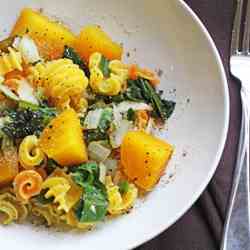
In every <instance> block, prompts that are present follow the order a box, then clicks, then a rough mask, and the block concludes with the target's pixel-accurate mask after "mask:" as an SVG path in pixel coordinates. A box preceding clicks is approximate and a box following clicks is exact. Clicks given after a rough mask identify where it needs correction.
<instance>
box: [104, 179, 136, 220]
mask: <svg viewBox="0 0 250 250" xmlns="http://www.w3.org/2000/svg"><path fill="white" fill-rule="evenodd" d="M106 188H107V193H108V200H109V207H108V211H109V213H110V214H111V215H119V214H122V213H124V212H126V211H128V210H129V209H130V208H131V207H132V206H133V205H134V202H135V200H136V198H137V196H138V190H137V188H136V187H135V185H134V184H129V189H128V191H127V192H126V193H125V194H123V195H121V193H120V192H119V187H118V186H117V185H114V183H113V182H112V179H111V177H110V176H108V177H107V178H106Z"/></svg>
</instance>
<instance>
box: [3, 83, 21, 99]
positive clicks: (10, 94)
mask: <svg viewBox="0 0 250 250" xmlns="http://www.w3.org/2000/svg"><path fill="white" fill-rule="evenodd" d="M0 91H1V92H2V93H3V94H4V95H5V96H6V97H8V98H9V99H11V100H13V101H16V102H18V101H20V98H19V97H18V96H17V95H15V94H14V93H13V92H12V91H11V90H10V89H9V88H8V87H7V86H5V85H3V84H0Z"/></svg>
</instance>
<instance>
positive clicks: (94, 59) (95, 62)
mask: <svg viewBox="0 0 250 250" xmlns="http://www.w3.org/2000/svg"><path fill="white" fill-rule="evenodd" d="M101 60H102V54H101V53H99V52H94V53H93V54H92V55H91V56H90V58H89V68H90V69H93V68H98V67H99V64H100V62H101Z"/></svg>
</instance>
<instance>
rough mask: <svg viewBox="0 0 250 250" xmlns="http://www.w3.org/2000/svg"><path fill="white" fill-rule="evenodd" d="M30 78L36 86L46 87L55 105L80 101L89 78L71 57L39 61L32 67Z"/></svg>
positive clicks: (47, 93)
mask: <svg viewBox="0 0 250 250" xmlns="http://www.w3.org/2000/svg"><path fill="white" fill-rule="evenodd" d="M29 80H30V81H31V82H32V83H33V85H34V86H35V87H42V88H44V91H45V95H46V96H47V97H48V98H49V99H51V101H52V102H53V104H54V105H56V106H59V107H65V106H67V105H68V106H70V105H71V104H72V103H71V102H72V100H74V102H77V103H78V102H79V100H80V99H81V97H82V94H83V92H84V90H85V89H86V88H87V86H88V78H87V77H86V76H85V74H84V72H83V71H82V70H81V69H80V68H79V66H78V65H76V64H74V63H73V62H72V61H71V60H69V59H58V60H54V61H50V62H47V63H38V64H36V66H34V67H32V68H31V69H30V75H29Z"/></svg>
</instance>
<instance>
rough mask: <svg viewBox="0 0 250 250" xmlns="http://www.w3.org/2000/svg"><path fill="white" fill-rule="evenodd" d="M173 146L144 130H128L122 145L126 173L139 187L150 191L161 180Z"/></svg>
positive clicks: (123, 165) (123, 164)
mask: <svg viewBox="0 0 250 250" xmlns="http://www.w3.org/2000/svg"><path fill="white" fill-rule="evenodd" d="M172 153H173V147H172V146H171V145H170V144H168V143H166V142H164V141H163V140H160V139H158V138H156V137H153V136H152V135H149V134H147V133H145V132H142V131H131V132H128V133H127V134H126V136H125V138H124V139H123V142H122V145H121V164H122V167H123V171H124V173H125V174H126V175H127V176H128V178H129V179H131V180H132V181H133V182H134V183H135V184H136V185H137V186H138V187H140V188H142V189H144V190H146V191H149V190H151V189H152V188H153V187H154V186H155V184H156V183H157V182H158V181H159V179H160V177H161V175H162V173H163V171H164V170H165V168H166V166H167V163H168V161H169V159H170V158H171V155H172Z"/></svg>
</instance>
